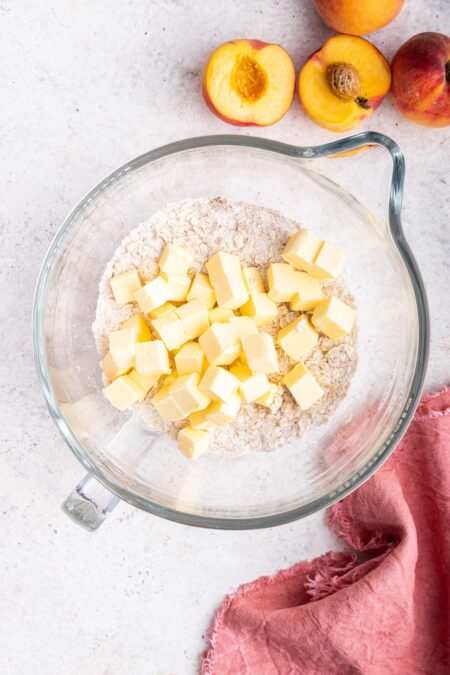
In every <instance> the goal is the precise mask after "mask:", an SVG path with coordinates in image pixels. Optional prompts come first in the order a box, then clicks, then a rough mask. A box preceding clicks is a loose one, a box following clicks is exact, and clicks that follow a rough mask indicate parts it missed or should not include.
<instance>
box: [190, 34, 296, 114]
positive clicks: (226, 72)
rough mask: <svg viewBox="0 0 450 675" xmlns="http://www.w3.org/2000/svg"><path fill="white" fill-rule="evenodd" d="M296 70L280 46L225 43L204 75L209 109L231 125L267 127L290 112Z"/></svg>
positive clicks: (241, 41)
mask: <svg viewBox="0 0 450 675" xmlns="http://www.w3.org/2000/svg"><path fill="white" fill-rule="evenodd" d="M294 91H295V70H294V65H293V63H292V60H291V58H290V56H289V55H288V54H287V52H286V51H285V50H284V49H283V48H282V47H280V46H279V45H271V44H266V43H264V42H259V41H257V40H236V41H233V42H226V43H225V44H223V45H221V46H220V47H219V48H218V49H216V51H215V52H214V53H213V55H212V56H211V58H210V59H209V61H208V63H207V65H206V68H205V71H204V74H203V95H204V97H205V100H206V102H207V104H208V106H209V107H210V109H211V110H212V111H213V112H214V113H215V114H216V115H218V117H220V118H221V119H223V120H224V121H226V122H229V123H230V124H237V125H240V126H241V125H242V126H245V125H258V126H267V125H270V124H274V123H275V122H277V121H278V120H279V119H281V117H283V115H284V114H285V113H286V112H287V111H288V110H289V108H290V105H291V103H292V99H293V97H294Z"/></svg>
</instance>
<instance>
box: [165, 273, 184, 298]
mask: <svg viewBox="0 0 450 675" xmlns="http://www.w3.org/2000/svg"><path fill="white" fill-rule="evenodd" d="M161 278H162V279H164V281H165V282H166V284H167V299H168V300H173V301H174V302H183V300H186V296H187V294H188V291H189V287H190V285H191V277H189V276H188V275H187V274H166V272H161Z"/></svg>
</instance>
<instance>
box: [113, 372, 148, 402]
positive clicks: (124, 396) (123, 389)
mask: <svg viewBox="0 0 450 675" xmlns="http://www.w3.org/2000/svg"><path fill="white" fill-rule="evenodd" d="M103 394H104V396H105V398H107V399H108V401H109V402H110V403H111V404H112V405H113V406H114V407H115V408H117V409H118V410H125V409H126V408H130V407H131V406H132V405H134V404H135V403H137V402H138V401H139V400H140V399H141V398H142V396H143V394H144V391H143V389H141V387H140V386H139V385H138V384H136V382H134V381H133V380H132V379H131V377H129V375H121V376H120V377H118V378H117V379H116V380H114V382H112V383H111V384H109V385H108V386H107V387H105V388H104V389H103Z"/></svg>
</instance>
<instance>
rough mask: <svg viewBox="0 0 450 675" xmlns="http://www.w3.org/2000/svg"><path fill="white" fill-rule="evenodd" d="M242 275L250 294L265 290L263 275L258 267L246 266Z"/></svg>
mask: <svg viewBox="0 0 450 675" xmlns="http://www.w3.org/2000/svg"><path fill="white" fill-rule="evenodd" d="M242 276H243V279H244V283H245V286H246V288H247V291H248V294H249V295H254V294H255V293H264V292H265V290H266V289H265V288H264V282H263V279H262V276H261V274H260V273H259V270H258V269H257V268H256V267H244V268H243V269H242Z"/></svg>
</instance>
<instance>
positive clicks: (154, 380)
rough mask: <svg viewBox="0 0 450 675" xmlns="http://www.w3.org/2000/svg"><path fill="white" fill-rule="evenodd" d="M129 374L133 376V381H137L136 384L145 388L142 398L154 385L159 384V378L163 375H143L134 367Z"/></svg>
mask: <svg viewBox="0 0 450 675" xmlns="http://www.w3.org/2000/svg"><path fill="white" fill-rule="evenodd" d="M128 375H129V377H131V379H132V380H133V382H136V384H137V385H138V386H139V387H140V388H141V389H142V390H143V392H144V394H143V396H142V398H144V396H145V395H146V394H148V392H149V391H150V389H152V387H154V386H155V385H156V384H158V380H159V378H160V377H161V375H141V374H140V373H138V372H137V370H136V369H135V368H132V369H131V370H130V372H129V373H128Z"/></svg>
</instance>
